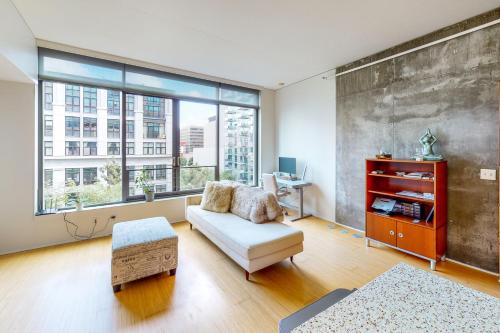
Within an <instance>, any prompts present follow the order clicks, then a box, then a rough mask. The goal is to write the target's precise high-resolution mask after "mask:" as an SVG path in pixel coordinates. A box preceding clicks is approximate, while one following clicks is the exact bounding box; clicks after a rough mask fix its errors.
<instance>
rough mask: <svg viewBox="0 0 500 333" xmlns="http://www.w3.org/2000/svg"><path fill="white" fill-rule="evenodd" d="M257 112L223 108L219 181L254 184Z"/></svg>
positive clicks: (221, 111)
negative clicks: (226, 180)
mask: <svg viewBox="0 0 500 333" xmlns="http://www.w3.org/2000/svg"><path fill="white" fill-rule="evenodd" d="M255 124H256V110H255V109H252V108H243V107H235V106H227V105H221V106H220V131H219V161H220V178H221V179H228V180H235V181H238V182H241V183H244V184H250V185H252V184H255V182H256V170H255V158H256V156H255V147H256V138H255V135H256V132H255Z"/></svg>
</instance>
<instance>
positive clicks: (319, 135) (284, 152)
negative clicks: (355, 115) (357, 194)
mask: <svg viewBox="0 0 500 333" xmlns="http://www.w3.org/2000/svg"><path fill="white" fill-rule="evenodd" d="M275 118H276V119H275V121H276V160H275V163H276V167H277V165H278V164H277V158H278V156H285V157H295V158H297V173H298V174H299V175H300V174H301V173H302V170H303V168H304V165H305V163H307V165H308V169H307V175H306V179H307V180H308V181H310V182H312V183H313V186H312V187H309V188H307V189H306V190H305V193H304V205H305V211H306V213H310V214H313V215H315V216H318V217H321V218H323V219H326V220H328V221H334V220H335V75H334V73H328V74H321V75H318V76H314V77H312V78H310V79H307V80H304V81H301V82H298V83H295V84H292V85H290V86H287V87H284V88H282V89H280V90H278V91H277V92H276V97H275ZM287 201H294V202H297V196H296V195H295V196H294V197H292V198H291V200H290V199H289V200H287Z"/></svg>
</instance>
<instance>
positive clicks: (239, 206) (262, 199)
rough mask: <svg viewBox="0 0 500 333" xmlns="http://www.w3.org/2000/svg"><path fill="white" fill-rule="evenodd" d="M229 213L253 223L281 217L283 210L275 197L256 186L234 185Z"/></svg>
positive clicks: (280, 218)
mask: <svg viewBox="0 0 500 333" xmlns="http://www.w3.org/2000/svg"><path fill="white" fill-rule="evenodd" d="M231 213H233V214H236V215H238V216H239V217H241V218H243V219H246V220H250V221H252V222H254V223H263V222H267V221H273V220H282V219H283V211H282V209H281V207H280V205H279V204H278V201H277V199H276V197H275V196H274V195H273V194H272V193H270V192H266V191H264V190H262V189H260V188H257V187H247V186H239V187H236V188H235V189H234V192H233V200H232V202H231Z"/></svg>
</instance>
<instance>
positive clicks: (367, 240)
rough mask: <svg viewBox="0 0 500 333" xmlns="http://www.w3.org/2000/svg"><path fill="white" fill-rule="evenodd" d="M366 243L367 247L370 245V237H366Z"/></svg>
mask: <svg viewBox="0 0 500 333" xmlns="http://www.w3.org/2000/svg"><path fill="white" fill-rule="evenodd" d="M365 245H366V247H370V240H369V239H368V238H365Z"/></svg>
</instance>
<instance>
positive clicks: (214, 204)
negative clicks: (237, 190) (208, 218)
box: [201, 182, 233, 213]
mask: <svg viewBox="0 0 500 333" xmlns="http://www.w3.org/2000/svg"><path fill="white" fill-rule="evenodd" d="M232 195H233V187H232V186H229V185H224V184H221V183H219V182H207V184H206V185H205V190H204V191H203V198H202V199H201V208H203V209H205V210H210V211H212V212H219V213H226V212H228V211H229V208H230V206H231V198H232Z"/></svg>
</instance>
